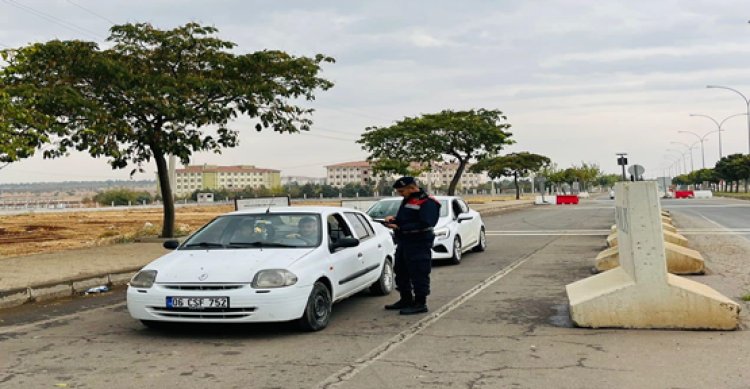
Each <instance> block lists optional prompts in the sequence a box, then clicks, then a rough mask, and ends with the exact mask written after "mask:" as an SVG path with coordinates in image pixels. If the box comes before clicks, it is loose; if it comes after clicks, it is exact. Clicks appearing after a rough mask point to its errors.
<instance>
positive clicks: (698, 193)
mask: <svg viewBox="0 0 750 389" xmlns="http://www.w3.org/2000/svg"><path fill="white" fill-rule="evenodd" d="M693 195H694V196H695V198H696V199H710V198H712V197H714V193H713V192H711V191H710V190H694V191H693Z"/></svg>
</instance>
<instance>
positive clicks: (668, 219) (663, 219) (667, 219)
mask: <svg viewBox="0 0 750 389" xmlns="http://www.w3.org/2000/svg"><path fill="white" fill-rule="evenodd" d="M661 222H662V223H666V224H669V225H674V222H673V221H672V218H671V217H669V216H662V217H661Z"/></svg>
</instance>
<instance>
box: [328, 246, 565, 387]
mask: <svg viewBox="0 0 750 389" xmlns="http://www.w3.org/2000/svg"><path fill="white" fill-rule="evenodd" d="M550 243H551V242H550ZM548 245H549V243H548V244H545V245H544V246H542V247H540V248H538V249H537V250H534V251H533V252H532V253H529V254H528V255H526V256H525V257H523V258H521V259H519V260H518V261H516V262H514V263H512V264H511V265H510V266H507V267H505V268H503V269H501V270H500V271H498V272H497V273H495V274H493V275H491V276H490V277H488V278H487V279H485V280H484V281H482V282H480V283H478V284H477V285H475V286H474V287H472V288H471V289H469V290H467V291H466V292H464V293H463V294H461V295H460V296H458V297H456V298H454V299H453V300H451V301H450V302H449V303H447V304H445V305H443V306H442V307H441V308H440V309H438V310H437V311H436V312H435V313H433V314H431V315H429V316H427V317H425V318H424V319H422V320H420V321H418V322H416V323H414V324H412V325H411V326H409V328H407V329H405V330H403V331H401V332H400V333H398V334H397V335H395V336H393V337H391V338H390V339H388V340H387V341H385V342H384V343H382V344H381V345H379V346H377V347H375V348H374V349H372V350H371V351H370V352H369V353H367V354H366V355H365V356H364V357H361V358H359V359H357V360H356V361H354V363H352V364H350V365H348V366H346V367H344V368H343V369H341V370H339V371H338V372H336V373H334V374H332V375H330V376H329V377H328V378H326V379H325V380H324V381H322V382H320V383H319V384H318V385H316V386H315V387H316V388H320V389H329V388H336V387H339V386H340V385H342V384H344V383H345V382H346V381H349V380H350V379H352V378H354V376H356V375H357V374H359V372H361V371H362V370H364V369H366V368H367V367H368V366H370V365H371V364H373V363H374V362H376V361H378V360H379V359H381V358H383V357H384V356H386V355H387V354H388V353H390V352H391V351H393V350H394V349H395V348H396V347H398V346H400V345H401V344H403V343H405V342H406V341H408V340H409V339H411V338H412V337H414V336H415V335H417V334H419V333H420V332H422V331H424V330H425V329H426V328H427V327H429V326H430V325H432V324H433V323H435V322H436V321H438V320H440V319H441V318H442V317H443V316H445V315H447V314H449V313H450V312H452V311H453V310H455V309H456V308H458V307H460V306H461V305H463V303H465V302H466V301H467V300H469V299H470V298H472V297H474V296H475V295H477V294H478V293H479V292H481V291H483V290H485V289H487V288H488V287H490V286H492V284H494V283H495V282H497V281H498V280H500V279H501V278H503V277H505V276H506V275H508V274H509V273H510V272H512V271H513V270H516V269H517V268H518V267H519V266H521V265H523V264H524V263H526V261H528V260H529V259H530V258H531V257H532V256H533V255H534V254H536V253H537V252H539V251H540V250H542V249H544V248H545V247H547V246H548Z"/></svg>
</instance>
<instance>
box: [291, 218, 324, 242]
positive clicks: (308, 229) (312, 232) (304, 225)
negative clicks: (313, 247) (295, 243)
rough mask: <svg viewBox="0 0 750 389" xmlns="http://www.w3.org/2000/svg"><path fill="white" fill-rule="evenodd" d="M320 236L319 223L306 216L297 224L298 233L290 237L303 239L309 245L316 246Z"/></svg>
mask: <svg viewBox="0 0 750 389" xmlns="http://www.w3.org/2000/svg"><path fill="white" fill-rule="evenodd" d="M318 236H319V233H318V223H316V222H315V218H312V217H310V216H305V217H303V218H302V219H300V220H299V223H297V233H296V234H292V235H290V236H289V237H290V238H297V239H302V240H304V241H305V243H307V244H315V243H317V242H318Z"/></svg>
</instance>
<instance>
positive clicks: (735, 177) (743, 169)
mask: <svg viewBox="0 0 750 389" xmlns="http://www.w3.org/2000/svg"><path fill="white" fill-rule="evenodd" d="M714 171H715V172H716V175H717V176H718V177H719V178H721V179H723V180H725V181H727V182H729V183H730V188H729V191H730V192H731V191H732V186H733V185H734V184H736V186H735V192H739V190H740V180H743V179H744V180H745V191H746V192H747V180H748V178H750V157H749V156H747V155H743V154H731V155H727V156H726V157H723V158H722V159H720V160H719V161H718V162H716V167H715V168H714Z"/></svg>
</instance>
